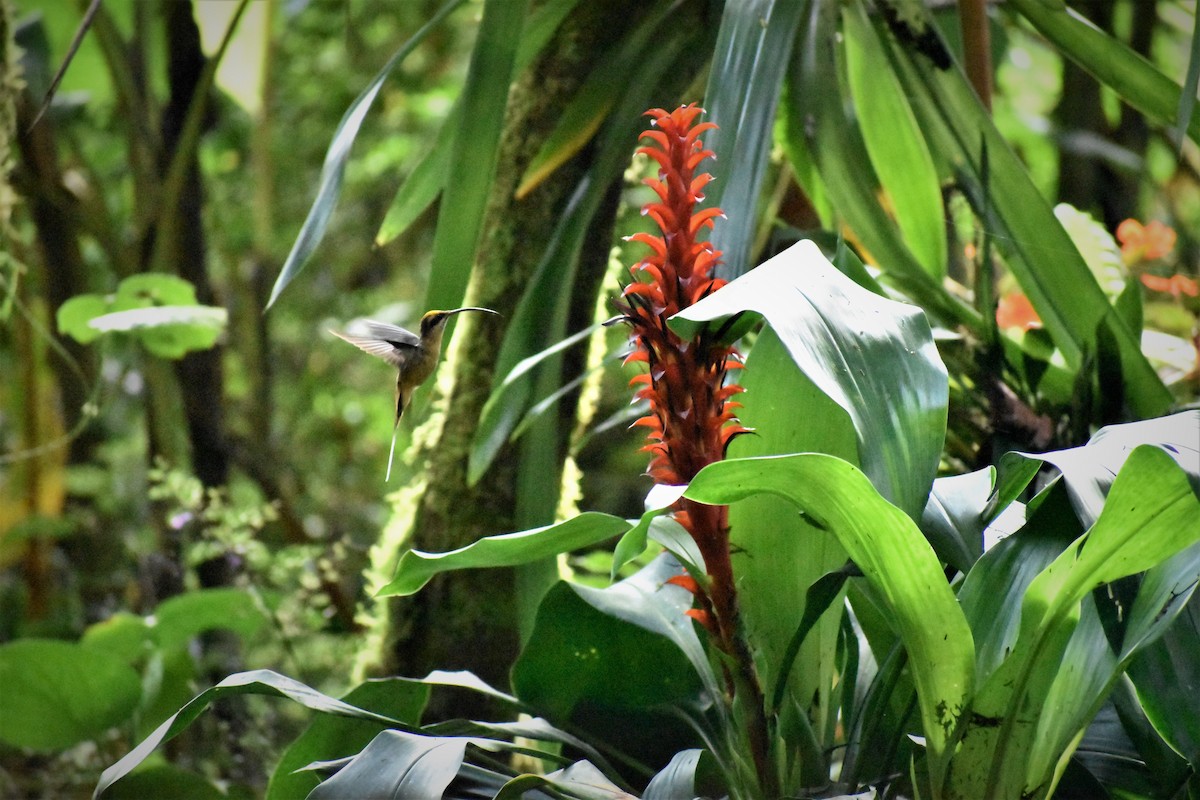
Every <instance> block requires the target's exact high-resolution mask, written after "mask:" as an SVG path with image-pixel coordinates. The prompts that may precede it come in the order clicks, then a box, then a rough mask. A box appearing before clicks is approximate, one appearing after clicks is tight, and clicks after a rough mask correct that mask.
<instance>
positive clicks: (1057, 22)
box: [1011, 0, 1200, 142]
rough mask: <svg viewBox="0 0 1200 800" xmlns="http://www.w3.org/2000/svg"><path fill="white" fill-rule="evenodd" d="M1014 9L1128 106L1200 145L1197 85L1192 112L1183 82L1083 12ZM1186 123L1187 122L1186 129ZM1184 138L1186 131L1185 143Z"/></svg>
mask: <svg viewBox="0 0 1200 800" xmlns="http://www.w3.org/2000/svg"><path fill="white" fill-rule="evenodd" d="M1011 7H1012V8H1013V9H1015V10H1016V11H1017V12H1018V13H1020V14H1021V16H1023V17H1025V19H1027V20H1029V22H1030V23H1032V25H1033V27H1035V28H1037V30H1038V33H1040V34H1042V35H1043V36H1045V37H1046V38H1047V39H1048V40H1050V42H1051V43H1052V44H1053V45H1054V46H1055V47H1056V48H1057V49H1058V50H1059V51H1060V52H1061V53H1062V54H1063V55H1065V56H1066V57H1067V58H1069V59H1071V60H1072V61H1074V62H1075V63H1076V64H1078V65H1079V66H1080V67H1082V68H1083V69H1085V70H1087V71H1088V72H1090V73H1091V74H1092V75H1093V76H1094V77H1095V78H1096V80H1098V81H1100V83H1102V84H1103V85H1105V86H1108V87H1110V88H1112V89H1114V90H1115V91H1116V92H1117V94H1119V95H1120V96H1121V99H1122V100H1124V101H1125V102H1126V103H1128V104H1129V105H1131V106H1133V107H1134V108H1136V109H1137V110H1138V111H1141V112H1142V113H1143V114H1145V115H1146V116H1147V117H1150V118H1151V119H1154V120H1156V121H1158V122H1160V123H1162V124H1163V125H1173V124H1174V125H1177V126H1178V127H1179V128H1181V129H1183V128H1185V127H1186V132H1187V135H1188V136H1190V137H1191V138H1192V141H1195V142H1200V110H1198V109H1197V108H1196V107H1195V94H1196V87H1195V84H1194V83H1193V84H1192V87H1191V88H1192V96H1191V106H1190V108H1189V107H1188V106H1187V101H1186V100H1181V94H1182V93H1181V91H1180V87H1179V85H1178V84H1177V83H1175V82H1174V81H1173V80H1171V79H1170V78H1168V77H1167V76H1166V75H1163V74H1162V72H1160V71H1159V70H1158V69H1157V68H1156V67H1155V66H1154V65H1153V64H1151V63H1150V62H1148V61H1146V59H1145V58H1143V57H1142V56H1140V55H1138V54H1137V53H1135V52H1134V51H1133V50H1131V49H1130V48H1129V47H1128V46H1127V45H1126V44H1125V43H1124V42H1121V41H1119V40H1118V39H1115V38H1114V37H1112V36H1110V35H1109V34H1107V33H1105V32H1104V31H1102V30H1100V29H1099V28H1097V27H1096V26H1095V24H1093V23H1092V22H1091V21H1089V20H1087V19H1086V18H1084V17H1083V15H1082V14H1080V13H1079V12H1078V11H1075V10H1073V9H1070V8H1067V7H1066V6H1065V5H1064V6H1062V7H1061V8H1058V9H1052V8H1048V7H1046V5H1045V4H1044V3H1041V2H1038V0H1013V2H1012V4H1011ZM1193 60H1194V57H1193ZM1185 108H1187V110H1188V112H1189V113H1188V116H1187V117H1186V119H1183V120H1180V119H1179V114H1180V113H1181V112H1182V111H1183V110H1184V109H1185ZM1181 122H1186V126H1185V125H1183V124H1180V123H1181ZM1182 133H1183V131H1182V130H1181V138H1182Z"/></svg>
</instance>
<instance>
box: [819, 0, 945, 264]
mask: <svg viewBox="0 0 1200 800" xmlns="http://www.w3.org/2000/svg"><path fill="white" fill-rule="evenodd" d="M842 23H843V24H842V30H843V33H844V35H845V37H846V68H847V69H846V74H847V77H848V78H849V82H850V90H851V92H852V94H853V97H854V108H855V111H856V113H857V114H858V119H859V128H860V130H861V131H862V135H863V141H864V142H865V144H866V146H867V154H868V155H870V157H871V165H872V166H873V167H874V168H875V174H876V175H878V176H879V181H880V183H881V184H882V185H883V189H884V191H885V192H886V193H887V198H888V200H889V201H890V204H891V208H892V212H893V213H894V214H895V217H896V224H897V225H898V226H899V227H900V231H901V233H902V234H903V236H904V241H905V242H906V243H907V244H908V246H909V249H910V250H912V253H913V255H914V256H915V257H916V259H917V260H918V261H919V262H920V263H921V266H922V267H924V268H925V270H926V271H927V272H928V273H929V274H930V275H932V276H933V277H934V278H935V279H937V280H941V279H942V278H943V277H945V275H946V222H945V213H944V211H943V208H942V189H941V182H940V181H939V180H938V173H937V170H936V169H935V168H934V166H933V157H932V156H931V155H930V154H929V147H928V146H927V145H926V144H925V138H924V137H923V136H922V135H921V130H920V128H919V127H918V126H917V120H916V117H915V116H913V112H912V109H911V108H910V107H909V105H908V101H907V99H905V97H904V90H903V89H902V88H901V86H900V82H899V81H898V80H897V79H896V76H895V75H894V74H893V72H892V67H891V64H890V63H889V62H888V58H887V52H886V51H885V50H884V49H883V48H881V47H880V46H879V40H878V39H877V38H876V36H875V32H874V30H872V28H871V22H870V20H868V19H867V13H866V11H865V10H863V7H862V5H860V4H858V3H853V4H850V5H849V6H846V7H845V9H844V10H843V12H842Z"/></svg>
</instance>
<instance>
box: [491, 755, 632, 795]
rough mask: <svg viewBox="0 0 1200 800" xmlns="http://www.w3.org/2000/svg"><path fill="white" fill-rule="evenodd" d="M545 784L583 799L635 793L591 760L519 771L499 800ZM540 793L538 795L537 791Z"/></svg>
mask: <svg viewBox="0 0 1200 800" xmlns="http://www.w3.org/2000/svg"><path fill="white" fill-rule="evenodd" d="M539 787H545V788H547V789H550V790H551V791H553V793H554V794H553V795H549V794H547V795H546V796H561V797H574V798H580V800H628V798H630V797H631V796H632V795H630V794H629V792H627V791H626V790H624V789H622V788H621V787H620V786H617V785H616V784H615V783H613V782H612V781H611V780H609V778H608V776H606V775H605V774H604V773H603V772H601V771H600V770H598V769H597V768H596V767H595V766H594V765H592V764H591V763H589V762H587V761H580V762H579V763H577V764H572V765H571V766H569V767H567V768H566V769H561V770H555V771H554V772H549V773H547V774H545V775H532V774H529V775H519V776H517V777H516V778H513V780H511V781H509V782H508V783H507V784H505V786H504V790H503V791H502V793H501V794H498V795H496V797H497V800H508V799H509V798H524V797H526V796H527V795H526V792H530V791H534V790H536V789H538V788H539ZM535 796H536V795H535Z"/></svg>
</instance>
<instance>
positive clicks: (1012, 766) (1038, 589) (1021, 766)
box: [954, 445, 1200, 796]
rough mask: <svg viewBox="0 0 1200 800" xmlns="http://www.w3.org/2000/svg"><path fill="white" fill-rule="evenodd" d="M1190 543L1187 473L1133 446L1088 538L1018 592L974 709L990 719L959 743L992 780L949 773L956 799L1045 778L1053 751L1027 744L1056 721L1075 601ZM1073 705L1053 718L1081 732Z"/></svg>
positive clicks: (1155, 451) (1193, 522) (1195, 523)
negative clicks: (1012, 633)
mask: <svg viewBox="0 0 1200 800" xmlns="http://www.w3.org/2000/svg"><path fill="white" fill-rule="evenodd" d="M1197 541H1200V501H1198V500H1197V498H1196V495H1195V494H1194V493H1193V491H1192V489H1191V487H1190V486H1189V485H1188V479H1187V476H1186V474H1185V473H1184V472H1183V470H1181V469H1180V468H1179V466H1178V465H1177V464H1176V463H1175V462H1174V461H1173V460H1172V459H1171V457H1170V456H1169V455H1167V453H1166V452H1164V451H1163V450H1162V449H1160V448H1159V447H1156V446H1153V445H1143V446H1141V447H1138V448H1136V449H1135V450H1134V451H1133V452H1132V453H1130V454H1129V456H1128V459H1127V460H1126V461H1125V465H1124V467H1123V468H1122V469H1121V472H1120V473H1119V474H1118V475H1117V477H1116V480H1115V481H1113V483H1112V487H1111V489H1110V490H1109V492H1108V497H1107V502H1106V503H1105V504H1104V508H1103V510H1102V512H1101V513H1100V516H1099V517H1098V518H1097V519H1096V522H1095V524H1094V525H1093V526H1092V527H1091V529H1090V530H1089V531H1088V533H1087V534H1086V538H1083V539H1081V540H1080V541H1079V543H1078V544H1076V545H1073V546H1071V547H1068V548H1067V549H1066V550H1065V551H1064V552H1063V553H1062V554H1060V555H1059V556H1058V557H1057V558H1056V559H1055V560H1054V561H1053V562H1052V563H1051V564H1050V565H1049V566H1048V567H1046V568H1045V569H1044V570H1042V572H1041V573H1040V574H1039V575H1038V576H1037V577H1036V578H1034V580H1033V581H1032V582H1031V583H1030V584H1029V587H1028V589H1027V590H1026V591H1025V596H1024V599H1023V601H1022V605H1021V617H1020V620H1021V621H1020V632H1019V634H1018V638H1017V641H1016V643H1015V644H1014V646H1013V648H1012V651H1011V654H1010V655H1009V656H1008V657H1007V658H1006V660H1005V661H1004V662H1003V663H1002V664H1001V665H1000V667H999V668H998V669H997V670H996V671H995V672H994V673H993V674H992V675H991V676H990V678H989V679H988V680H987V681H986V683H984V684H983V686H982V688H981V690H980V692H979V694H978V696H977V698H976V702H975V705H974V713H975V714H976V715H978V716H977V717H975V718H974V719H980V720H993V721H994V722H991V723H989V724H987V725H982V724H980V725H975V724H973V725H972V726H971V727H970V728H969V729H968V731H967V734H966V736H965V738H964V740H963V752H965V753H966V754H967V756H966V757H965V758H964V763H965V764H971V763H972V762H974V763H986V764H989V765H990V774H986V775H985V774H984V773H982V772H979V771H976V772H974V773H969V772H967V771H966V770H963V771H962V772H960V773H959V774H956V775H955V776H954V781H955V785H956V789H957V791H958V792H959V793H960V795H961V796H974V795H976V794H978V793H979V792H984V793H985V794H986V793H989V792H1000V793H1001V794H1011V793H1014V792H1016V793H1023V792H1024V791H1025V790H1026V789H1033V788H1036V787H1037V786H1040V785H1042V784H1043V783H1044V782H1045V781H1048V780H1049V779H1050V775H1049V774H1048V770H1047V769H1046V768H1045V767H1044V766H1042V765H1043V764H1044V762H1045V759H1046V758H1047V757H1048V756H1049V757H1055V756H1057V754H1056V753H1046V752H1044V751H1041V752H1040V755H1039V756H1038V759H1041V760H1040V761H1039V760H1038V759H1035V758H1033V757H1032V755H1033V751H1034V750H1035V749H1036V748H1035V747H1034V743H1035V737H1036V734H1037V729H1038V727H1039V725H1040V726H1042V727H1047V726H1049V727H1053V726H1054V724H1055V721H1054V720H1043V719H1042V717H1043V715H1044V712H1045V708H1046V702H1047V697H1048V695H1049V694H1050V693H1051V691H1052V689H1053V687H1054V681H1055V678H1056V676H1057V675H1058V672H1059V669H1060V664H1061V663H1062V662H1063V658H1064V653H1067V652H1068V651H1069V648H1070V646H1071V636H1072V632H1073V631H1074V630H1075V628H1076V626H1077V625H1078V624H1079V622H1080V615H1081V610H1080V603H1081V601H1082V600H1083V599H1084V598H1085V597H1086V596H1087V594H1088V593H1089V592H1091V591H1092V590H1093V589H1094V588H1096V587H1098V586H1101V585H1103V584H1105V583H1111V582H1112V581H1114V580H1116V579H1118V578H1122V577H1125V576H1126V575H1132V574H1134V573H1137V572H1142V571H1145V570H1147V569H1150V568H1152V567H1154V566H1156V565H1157V564H1159V563H1160V562H1162V561H1164V560H1166V559H1168V558H1170V557H1171V556H1173V555H1175V554H1176V553H1178V552H1180V551H1181V550H1183V549H1184V548H1187V547H1189V546H1191V545H1192V544H1194V543H1196V542H1197ZM1077 646H1078V645H1077ZM1091 652H1095V651H1094V650H1093V651H1091ZM1085 688H1086V687H1085ZM1072 699H1073V700H1074V701H1075V702H1074V703H1064V704H1063V705H1062V706H1057V707H1055V711H1054V714H1055V715H1070V716H1073V717H1074V718H1075V719H1076V720H1079V722H1080V725H1082V723H1083V722H1085V721H1086V719H1085V712H1087V710H1088V708H1089V707H1090V706H1091V698H1090V697H1087V696H1083V695H1076V696H1075V697H1074V698H1072ZM1027 768H1028V769H1029V770H1033V771H1031V772H1027Z"/></svg>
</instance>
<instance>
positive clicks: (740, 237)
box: [704, 0, 806, 278]
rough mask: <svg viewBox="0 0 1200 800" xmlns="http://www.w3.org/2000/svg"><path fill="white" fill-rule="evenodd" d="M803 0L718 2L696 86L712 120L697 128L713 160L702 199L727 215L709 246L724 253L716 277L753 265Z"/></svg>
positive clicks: (742, 271) (706, 204)
mask: <svg viewBox="0 0 1200 800" xmlns="http://www.w3.org/2000/svg"><path fill="white" fill-rule="evenodd" d="M805 5H806V2H800V1H799V0H796V1H795V2H788V1H787V0H782V1H780V0H743V2H737V3H726V4H725V8H724V11H723V12H722V15H721V27H720V28H719V30H718V31H717V43H716V47H715V48H714V50H713V62H712V67H711V68H710V71H709V76H708V87H707V88H706V89H705V92H704V105H705V108H706V110H707V111H708V114H707V116H706V117H705V120H706V121H708V122H714V123H716V124H717V126H718V128H717V129H716V130H712V131H709V132H708V133H706V134H705V144H706V146H707V147H708V148H709V149H710V150H712V151H713V153H715V154H716V160H715V161H711V162H706V164H705V168H706V169H708V170H709V171H710V172H711V173H712V175H713V177H714V178H715V180H714V181H713V183H712V184H711V188H709V189H707V190H706V194H707V197H706V199H705V201H704V206H706V207H714V206H715V207H717V208H720V209H722V210H723V211H724V212H725V215H726V217H727V219H725V220H724V221H723V222H722V223H721V224H720V225H717V226H716V228H715V229H714V230H713V233H712V243H713V246H714V247H715V248H716V249H718V250H720V251H722V252H723V253H724V257H723V258H722V263H721V266H720V267H719V268H718V272H719V273H720V274H721V275H722V277H726V278H733V277H736V276H738V275H741V274H742V273H744V272H746V271H748V270H749V269H750V268H751V267H752V266H753V264H752V263H751V259H752V258H753V257H754V253H751V252H750V248H751V245H752V244H753V242H754V234H755V225H756V224H757V220H758V214H757V209H758V197H759V191H760V188H761V187H762V182H763V176H764V174H765V172H766V169H767V164H768V163H769V156H770V149H771V138H772V133H773V131H774V128H775V108H776V104H777V103H778V100H779V91H780V87H781V86H782V85H783V76H784V74H785V72H786V68H787V64H788V57H789V55H790V54H791V51H792V43H793V42H794V41H795V39H796V27H797V25H798V24H799V22H800V19H801V18H802V16H803V13H804V10H805Z"/></svg>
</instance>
